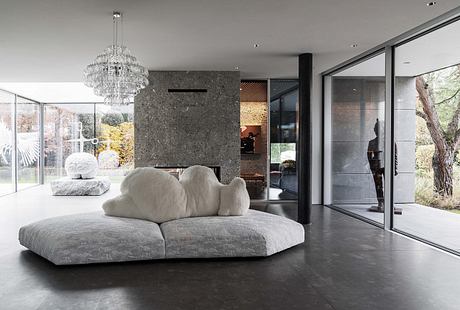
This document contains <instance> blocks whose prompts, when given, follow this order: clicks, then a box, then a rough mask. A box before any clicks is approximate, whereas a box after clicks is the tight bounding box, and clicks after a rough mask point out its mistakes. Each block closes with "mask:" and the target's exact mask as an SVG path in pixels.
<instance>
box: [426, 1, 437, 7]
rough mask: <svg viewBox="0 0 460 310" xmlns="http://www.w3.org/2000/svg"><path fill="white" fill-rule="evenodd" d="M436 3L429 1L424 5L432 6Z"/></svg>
mask: <svg viewBox="0 0 460 310" xmlns="http://www.w3.org/2000/svg"><path fill="white" fill-rule="evenodd" d="M435 4H436V1H431V2H428V3H427V4H426V6H433V5H435Z"/></svg>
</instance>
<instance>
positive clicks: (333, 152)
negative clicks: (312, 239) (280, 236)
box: [325, 53, 385, 224]
mask: <svg viewBox="0 0 460 310" xmlns="http://www.w3.org/2000/svg"><path fill="white" fill-rule="evenodd" d="M325 81H326V83H327V85H326V87H325V89H327V91H328V92H329V94H328V96H326V97H325V98H328V100H326V101H325V105H326V106H327V111H329V115H326V114H325V126H326V127H328V130H325V153H327V154H325V165H326V166H327V167H326V168H325V171H328V172H329V175H327V176H325V179H327V180H328V181H329V184H328V186H325V188H326V189H328V190H329V191H330V192H329V193H328V197H329V199H328V200H329V201H326V203H327V204H331V205H333V206H335V207H338V208H341V209H343V210H345V211H347V212H351V213H354V214H356V215H358V216H361V217H364V218H367V219H369V220H372V221H375V222H378V223H382V224H383V213H384V156H385V147H384V141H385V137H384V128H385V127H384V122H385V55H384V54H383V53H382V54H378V55H376V56H373V57H371V58H369V59H366V60H365V61H363V62H360V63H358V64H356V65H354V66H352V67H349V68H347V69H345V70H342V71H340V72H336V73H335V74H333V75H331V76H329V77H328V79H326V80H325ZM325 110H326V107H325Z"/></svg>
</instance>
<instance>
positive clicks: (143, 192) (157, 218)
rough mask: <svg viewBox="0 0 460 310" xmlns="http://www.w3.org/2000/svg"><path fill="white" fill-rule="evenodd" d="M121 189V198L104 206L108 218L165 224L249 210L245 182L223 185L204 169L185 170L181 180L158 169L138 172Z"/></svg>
mask: <svg viewBox="0 0 460 310" xmlns="http://www.w3.org/2000/svg"><path fill="white" fill-rule="evenodd" d="M120 189H121V195H120V196H118V197H115V198H113V199H110V200H107V201H106V202H105V203H104V204H103V206H102V208H103V209H104V212H105V214H107V215H112V216H120V217H133V218H139V219H145V220H149V221H152V222H156V223H162V222H166V221H170V220H174V219H178V218H182V217H191V216H212V215H217V214H219V215H244V214H246V212H247V211H248V209H249V194H248V192H247V190H246V184H245V182H244V180H243V179H240V178H235V179H233V181H232V182H231V183H230V184H229V185H222V184H221V183H220V182H219V181H218V180H217V177H216V176H215V174H214V172H213V171H212V170H211V169H210V168H208V167H203V166H193V167H189V168H187V169H185V170H184V172H183V173H182V175H181V176H180V180H177V179H176V178H174V177H173V176H172V175H170V174H169V173H167V172H164V171H161V170H158V169H155V168H137V169H135V170H133V171H132V172H131V173H130V174H128V176H126V178H125V179H124V180H123V182H122V183H121V187H120Z"/></svg>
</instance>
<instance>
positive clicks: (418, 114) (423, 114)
mask: <svg viewBox="0 0 460 310" xmlns="http://www.w3.org/2000/svg"><path fill="white" fill-rule="evenodd" d="M415 115H417V116H419V117H421V118H423V119H424V120H425V121H427V120H428V116H426V114H425V113H423V112H422V111H418V110H416V111H415Z"/></svg>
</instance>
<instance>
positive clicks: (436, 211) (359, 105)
mask: <svg viewBox="0 0 460 310" xmlns="http://www.w3.org/2000/svg"><path fill="white" fill-rule="evenodd" d="M458 33H460V17H456V18H454V19H452V20H450V21H445V22H443V23H439V24H437V25H436V26H435V27H434V28H432V29H428V30H425V31H424V32H423V31H421V30H420V29H418V30H417V31H415V30H414V35H413V36H412V37H407V38H406V39H400V38H397V39H395V42H394V43H392V44H387V45H386V46H384V47H382V49H381V51H382V52H380V53H379V52H375V51H372V52H369V54H368V55H367V56H363V57H361V58H359V59H357V60H355V61H351V62H349V63H347V64H345V65H344V66H342V67H339V68H338V69H333V70H330V71H329V72H326V73H324V75H323V86H324V93H323V104H324V110H323V111H324V164H323V171H324V174H323V180H324V183H323V201H324V204H326V205H329V206H331V207H333V208H336V209H338V210H340V211H342V212H344V213H348V214H350V215H352V216H355V217H358V218H361V219H364V220H366V221H369V222H372V223H374V224H376V225H378V226H382V227H385V229H390V230H395V231H398V232H400V233H403V234H406V235H408V236H410V237H414V238H417V239H420V240H422V241H425V242H428V243H431V244H432V245H434V246H437V247H441V248H443V249H446V250H448V251H451V252H454V253H456V254H460V241H459V239H458V235H459V233H460V155H459V151H460V42H459V41H458V40H455V39H454V38H455V37H457V36H458Z"/></svg>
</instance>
